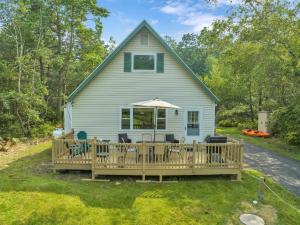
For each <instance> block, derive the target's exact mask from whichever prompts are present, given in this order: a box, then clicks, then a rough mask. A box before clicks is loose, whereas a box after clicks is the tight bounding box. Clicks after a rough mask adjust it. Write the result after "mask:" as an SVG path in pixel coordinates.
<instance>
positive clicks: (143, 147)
mask: <svg viewBox="0 0 300 225" xmlns="http://www.w3.org/2000/svg"><path fill="white" fill-rule="evenodd" d="M142 150H143V164H142V169H143V171H142V173H143V177H142V179H143V181H145V161H146V159H145V156H146V154H145V142H144V141H143V143H142Z"/></svg>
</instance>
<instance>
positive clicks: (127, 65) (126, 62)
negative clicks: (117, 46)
mask: <svg viewBox="0 0 300 225" xmlns="http://www.w3.org/2000/svg"><path fill="white" fill-rule="evenodd" d="M124 72H131V53H130V52H125V53H124Z"/></svg>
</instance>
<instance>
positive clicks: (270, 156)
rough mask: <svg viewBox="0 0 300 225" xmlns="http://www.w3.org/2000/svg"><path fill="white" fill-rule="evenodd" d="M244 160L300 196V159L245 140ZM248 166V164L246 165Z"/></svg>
mask: <svg viewBox="0 0 300 225" xmlns="http://www.w3.org/2000/svg"><path fill="white" fill-rule="evenodd" d="M244 152H245V154H244V161H245V163H246V164H248V165H249V166H250V167H252V168H254V169H256V170H259V171H261V172H263V173H265V174H266V175H269V176H271V177H272V178H273V179H274V180H276V181H277V182H279V183H280V184H281V185H283V186H284V187H286V188H287V189H289V190H290V191H292V192H294V193H295V194H296V195H298V196H300V161H297V160H294V159H290V158H287V157H285V156H281V155H279V154H277V153H275V152H272V151H269V150H267V149H264V148H260V147H258V146H256V145H253V144H250V143H247V142H245V146H244ZM246 167H247V165H246Z"/></svg>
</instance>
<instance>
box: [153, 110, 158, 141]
mask: <svg viewBox="0 0 300 225" xmlns="http://www.w3.org/2000/svg"><path fill="white" fill-rule="evenodd" d="M156 114H157V108H156V107H155V108H154V137H153V140H154V141H153V142H154V143H155V132H156Z"/></svg>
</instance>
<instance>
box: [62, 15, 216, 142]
mask: <svg viewBox="0 0 300 225" xmlns="http://www.w3.org/2000/svg"><path fill="white" fill-rule="evenodd" d="M154 98H159V99H162V100H164V101H167V102H170V103H172V104H174V105H177V106H179V107H180V109H178V110H177V109H176V110H175V109H159V110H158V113H157V119H156V120H157V121H156V123H157V126H156V127H157V134H158V135H160V134H161V135H164V134H170V133H172V134H174V135H175V137H176V139H178V140H180V141H181V142H185V143H192V141H193V140H196V141H198V142H201V141H203V140H204V139H205V137H206V136H208V135H213V134H214V129H215V106H216V103H217V102H218V99H217V97H216V96H215V95H214V94H213V93H212V92H211V91H210V90H209V89H208V88H207V87H206V86H205V84H204V83H203V82H202V81H201V80H199V79H198V78H197V76H196V75H195V74H194V73H193V71H192V70H191V69H190V68H189V67H188V66H187V65H186V64H185V63H184V62H183V60H182V59H180V58H179V56H178V55H177V54H176V53H175V52H174V51H173V50H172V49H171V48H170V47H169V46H168V45H167V44H166V43H165V42H164V40H163V39H162V38H161V37H160V36H159V35H158V33H157V32H156V31H155V30H154V29H153V28H152V27H151V26H150V25H149V23H147V22H146V21H143V22H141V23H140V24H139V25H138V26H137V27H136V28H135V29H134V30H133V31H132V32H131V33H130V34H129V36H128V37H127V38H126V39H125V40H124V41H123V42H122V43H121V44H120V45H119V46H118V47H117V48H116V49H115V50H114V51H113V52H112V53H111V54H110V55H109V56H108V57H107V58H106V59H105V60H104V61H103V62H102V63H101V64H100V65H99V66H98V67H97V68H96V69H95V70H94V71H93V72H92V73H91V74H90V75H89V76H88V77H86V79H85V80H83V82H82V83H81V84H80V85H79V86H78V87H77V88H76V89H75V90H74V91H73V92H72V93H71V94H70V96H69V97H68V103H67V106H66V108H65V117H64V118H65V130H66V132H68V131H69V130H70V129H71V128H72V129H73V130H74V132H75V134H76V133H77V132H79V131H85V132H86V133H87V134H88V138H93V137H97V138H101V139H108V140H111V141H112V142H117V141H118V134H119V133H127V134H128V137H129V138H131V139H132V140H133V142H136V141H140V140H142V135H143V134H147V133H148V134H152V131H153V119H154V116H153V115H154V110H153V109H149V108H140V107H133V106H132V105H131V103H134V102H139V101H146V100H150V99H154Z"/></svg>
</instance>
